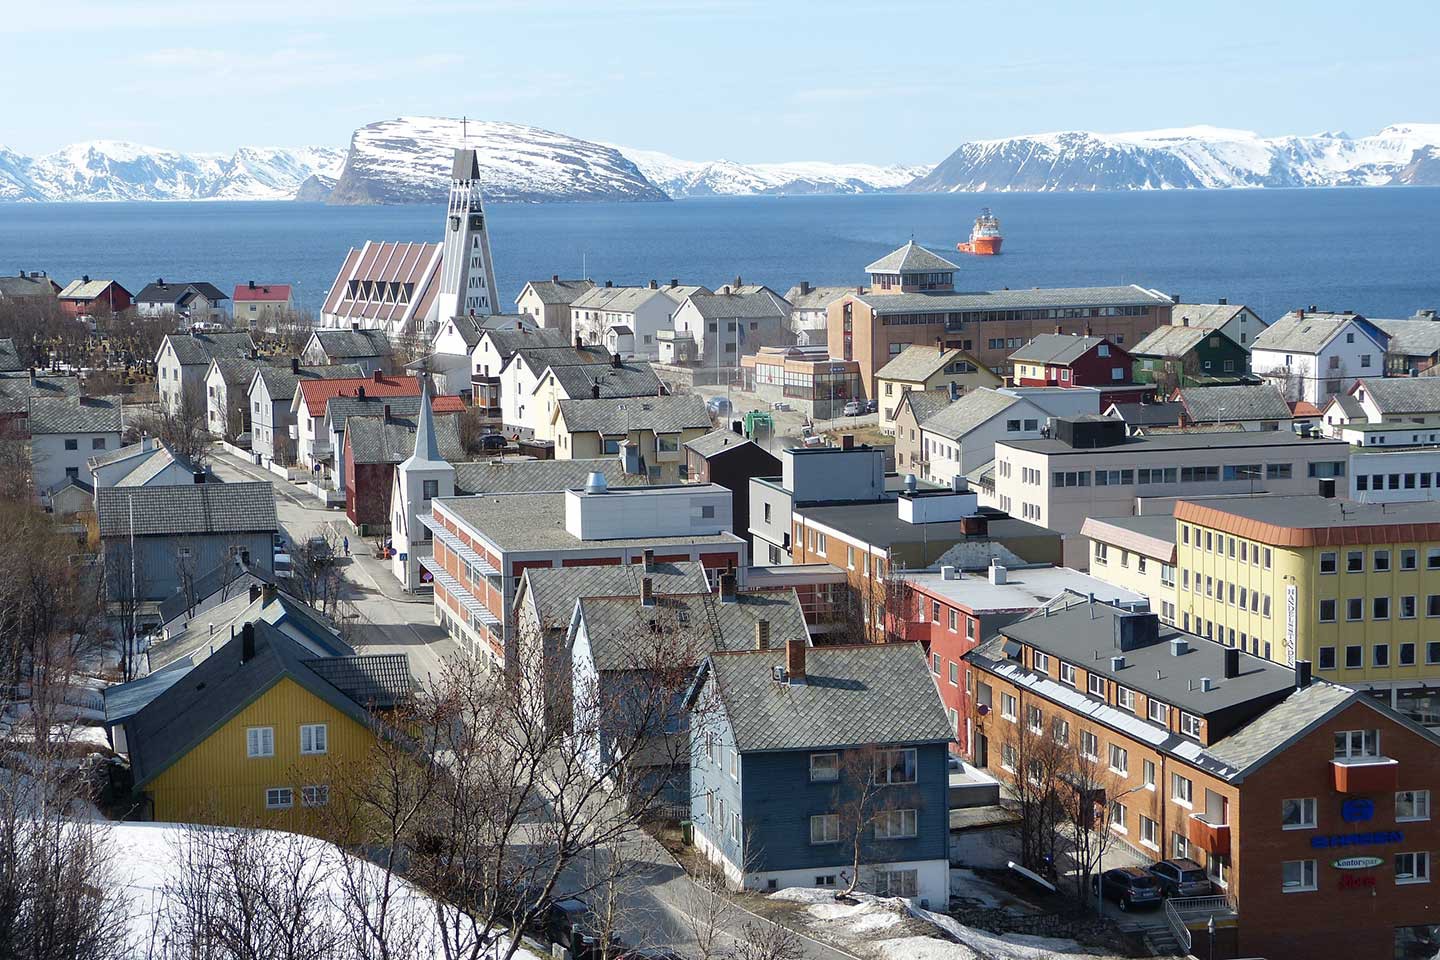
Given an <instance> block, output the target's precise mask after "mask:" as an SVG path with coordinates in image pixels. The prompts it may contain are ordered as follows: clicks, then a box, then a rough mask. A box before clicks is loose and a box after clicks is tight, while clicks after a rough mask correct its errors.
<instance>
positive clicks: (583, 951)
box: [546, 897, 620, 960]
mask: <svg viewBox="0 0 1440 960" xmlns="http://www.w3.org/2000/svg"><path fill="white" fill-rule="evenodd" d="M546 928H547V929H546V933H547V934H548V935H549V937H550V940H551V942H552V943H558V944H560V945H561V946H562V947H564V948H565V949H566V950H569V951H570V956H571V957H573V958H574V960H591V958H593V957H599V956H601V955H602V954H603V953H604V949H603V947H604V943H603V942H602V941H603V936H602V934H600V933H599V932H597V931H596V929H595V917H594V915H593V914H592V913H591V912H590V907H589V906H588V905H587V904H586V903H585V901H583V900H577V899H575V898H573V897H571V898H569V899H566V900H556V901H555V902H554V903H552V904H550V916H549V922H548V923H547V924H546ZM619 946H620V944H619V943H617V942H616V941H615V940H614V938H613V937H612V938H611V942H610V947H611V949H612V952H613V951H614V950H615V948H617V947H619Z"/></svg>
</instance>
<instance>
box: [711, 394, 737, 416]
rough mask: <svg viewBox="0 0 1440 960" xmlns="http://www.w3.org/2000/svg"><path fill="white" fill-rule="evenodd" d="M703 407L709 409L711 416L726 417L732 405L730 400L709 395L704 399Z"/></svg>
mask: <svg viewBox="0 0 1440 960" xmlns="http://www.w3.org/2000/svg"><path fill="white" fill-rule="evenodd" d="M705 409H707V410H709V411H710V415H711V416H712V417H728V416H730V411H731V410H733V409H734V407H732V406H731V405H730V401H729V400H727V399H725V398H724V397H711V398H710V399H709V400H706V401H705Z"/></svg>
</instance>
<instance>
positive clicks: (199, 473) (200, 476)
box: [190, 470, 205, 483]
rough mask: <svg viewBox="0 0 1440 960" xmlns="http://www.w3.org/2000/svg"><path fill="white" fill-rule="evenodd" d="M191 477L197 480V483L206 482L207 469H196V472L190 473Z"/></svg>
mask: <svg viewBox="0 0 1440 960" xmlns="http://www.w3.org/2000/svg"><path fill="white" fill-rule="evenodd" d="M190 479H191V480H193V481H195V482H196V483H204V482H205V471H204V470H196V471H195V472H194V473H192V474H191V475H190Z"/></svg>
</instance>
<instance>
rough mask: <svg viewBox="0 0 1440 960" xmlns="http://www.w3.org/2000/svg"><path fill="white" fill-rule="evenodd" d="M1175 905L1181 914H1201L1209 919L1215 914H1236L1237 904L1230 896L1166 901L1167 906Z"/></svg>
mask: <svg viewBox="0 0 1440 960" xmlns="http://www.w3.org/2000/svg"><path fill="white" fill-rule="evenodd" d="M1171 904H1174V905H1175V909H1176V910H1177V911H1179V912H1180V913H1185V914H1199V915H1200V916H1205V917H1208V916H1210V915H1211V914H1215V913H1235V912H1236V910H1235V902H1234V901H1233V900H1231V899H1230V896H1229V895H1228V894H1219V895H1217V896H1211V897H1175V898H1173V899H1170V900H1166V901H1165V905H1166V906H1170V905H1171Z"/></svg>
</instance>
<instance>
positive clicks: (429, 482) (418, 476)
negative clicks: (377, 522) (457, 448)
mask: <svg viewBox="0 0 1440 960" xmlns="http://www.w3.org/2000/svg"><path fill="white" fill-rule="evenodd" d="M418 376H419V377H420V412H419V414H418V415H417V416H416V420H415V451H414V452H413V453H411V454H410V456H409V457H406V458H405V459H404V460H402V461H401V462H400V465H399V466H398V467H396V468H395V481H394V483H395V486H394V487H393V488H392V489H391V491H390V509H391V517H390V545H391V547H392V550H393V552H392V555H391V564H392V572H393V573H394V574H395V578H396V579H397V580H399V581H400V583H401V584H403V585H404V587H405V589H406V590H416V589H418V588H420V587H421V586H423V584H422V582H421V577H422V573H421V570H420V558H421V556H429V555H430V551H431V549H432V547H431V534H430V528H429V527H427V526H425V524H424V523H422V522H421V520H420V518H421V517H422V516H425V515H427V514H429V513H430V501H432V500H435V499H437V498H439V497H453V496H454V495H455V468H454V467H453V466H451V464H450V462H449V461H447V460H446V459H445V458H443V457H442V456H440V443H439V441H438V440H437V439H436V437H435V415H434V412H433V411H432V410H431V409H430V406H431V394H432V391H431V389H430V377H429V374H428V373H426V372H425V371H421V372H420V373H419V374H418ZM424 576H428V574H424Z"/></svg>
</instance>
